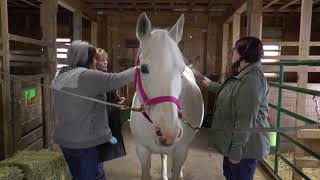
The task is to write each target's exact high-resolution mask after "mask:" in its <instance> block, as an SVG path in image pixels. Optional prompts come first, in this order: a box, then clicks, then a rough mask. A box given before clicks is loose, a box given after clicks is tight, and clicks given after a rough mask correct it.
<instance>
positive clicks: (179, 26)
mask: <svg viewBox="0 0 320 180" xmlns="http://www.w3.org/2000/svg"><path fill="white" fill-rule="evenodd" d="M183 25H184V15H183V14H182V15H181V16H180V18H179V19H178V21H177V22H176V24H175V25H174V26H173V27H172V28H171V30H170V31H169V34H170V36H171V38H172V39H173V40H175V41H176V42H177V43H179V42H180V41H181V39H182V33H183Z"/></svg>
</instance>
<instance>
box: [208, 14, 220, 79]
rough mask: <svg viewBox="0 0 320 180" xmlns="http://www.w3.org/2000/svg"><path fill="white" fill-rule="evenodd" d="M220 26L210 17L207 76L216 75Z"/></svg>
mask: <svg viewBox="0 0 320 180" xmlns="http://www.w3.org/2000/svg"><path fill="white" fill-rule="evenodd" d="M217 33H218V24H217V23H215V22H214V18H213V17H209V24H208V32H207V41H206V43H207V46H206V47H207V51H206V55H207V58H206V67H205V74H206V75H208V74H215V73H216V68H215V67H216V64H217V46H218V40H217V38H218V34H217Z"/></svg>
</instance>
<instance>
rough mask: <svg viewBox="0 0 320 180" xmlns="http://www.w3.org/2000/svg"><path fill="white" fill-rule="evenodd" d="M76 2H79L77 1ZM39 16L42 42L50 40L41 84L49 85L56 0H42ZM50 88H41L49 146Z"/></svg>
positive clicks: (54, 58) (54, 50) (54, 68)
mask: <svg viewBox="0 0 320 180" xmlns="http://www.w3.org/2000/svg"><path fill="white" fill-rule="evenodd" d="M63 1H65V0H63ZM59 2H61V1H60V0H59ZM74 2H77V4H81V2H79V1H74ZM40 12H41V14H40V18H41V19H42V21H41V27H42V32H43V33H42V34H43V37H42V38H43V40H44V42H51V43H49V46H47V47H46V49H45V52H47V54H45V57H46V59H47V64H48V65H47V66H45V67H44V68H43V72H45V75H46V78H44V80H43V82H42V83H43V84H44V85H46V86H50V85H51V81H52V80H53V78H54V76H55V74H56V71H57V43H56V38H57V12H58V3H57V1H56V0H55V1H52V0H42V5H41V7H40ZM51 93H52V92H51V90H50V89H48V88H43V104H44V106H43V114H44V116H43V119H44V123H45V126H44V130H45V138H44V141H45V146H46V147H49V148H50V147H51V146H52V144H53V141H52V134H53V126H54V114H53V112H54V111H53V104H52V103H53V102H52V94H51Z"/></svg>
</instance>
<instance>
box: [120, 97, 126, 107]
mask: <svg viewBox="0 0 320 180" xmlns="http://www.w3.org/2000/svg"><path fill="white" fill-rule="evenodd" d="M118 98H119V101H118V104H120V105H121V104H123V103H124V102H125V101H126V100H127V99H126V98H125V97H122V96H120V97H118Z"/></svg>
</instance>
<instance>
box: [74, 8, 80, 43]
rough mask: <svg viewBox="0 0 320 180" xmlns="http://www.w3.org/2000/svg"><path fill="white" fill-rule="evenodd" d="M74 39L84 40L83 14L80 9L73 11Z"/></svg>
mask: <svg viewBox="0 0 320 180" xmlns="http://www.w3.org/2000/svg"><path fill="white" fill-rule="evenodd" d="M73 40H82V16H81V13H80V12H78V11H75V12H73Z"/></svg>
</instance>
